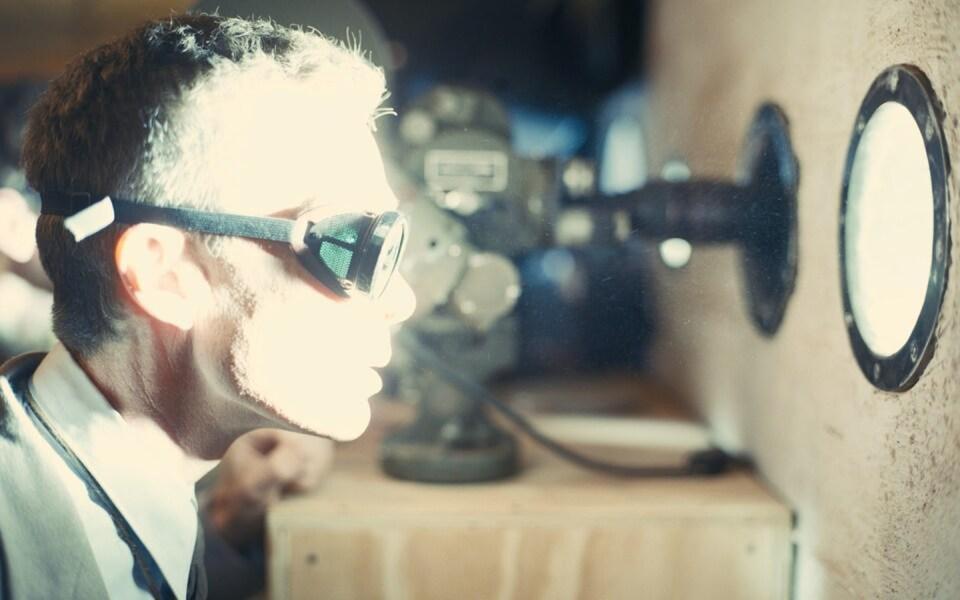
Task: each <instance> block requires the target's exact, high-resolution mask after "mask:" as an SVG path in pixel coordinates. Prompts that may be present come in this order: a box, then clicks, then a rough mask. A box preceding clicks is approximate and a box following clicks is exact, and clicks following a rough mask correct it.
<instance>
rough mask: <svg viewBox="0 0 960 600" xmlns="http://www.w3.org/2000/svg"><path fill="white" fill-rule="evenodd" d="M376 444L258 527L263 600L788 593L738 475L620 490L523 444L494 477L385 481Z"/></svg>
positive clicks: (774, 524) (773, 544)
mask: <svg viewBox="0 0 960 600" xmlns="http://www.w3.org/2000/svg"><path fill="white" fill-rule="evenodd" d="M378 438H379V435H378V434H377V433H376V432H374V433H373V434H371V435H369V436H365V439H364V441H363V442H362V443H360V444H358V445H355V446H353V447H352V448H350V449H348V451H347V452H345V453H342V454H341V455H340V456H338V459H337V462H336V466H335V469H334V472H333V473H332V476H331V477H330V479H329V480H328V481H327V482H326V484H325V485H324V487H323V488H322V489H321V490H320V491H319V492H318V493H317V494H315V495H312V496H308V497H302V498H297V499H291V500H286V501H284V502H281V503H280V504H278V505H277V506H276V507H275V508H274V509H273V510H272V511H271V512H270V514H269V517H268V543H269V549H270V556H269V573H268V575H269V591H270V597H271V598H272V599H273V600H289V599H303V598H311V599H312V598H331V599H336V598H351V599H354V598H387V599H397V600H401V599H403V600H430V599H435V598H436V599H439V598H443V599H447V598H457V599H459V598H480V599H486V598H490V599H526V598H544V599H558V600H559V599H574V598H603V599H616V598H631V599H633V598H644V599H646V598H651V599H658V598H664V599H671V600H674V599H683V598H690V599H702V598H710V599H724V598H730V599H736V600H749V599H751V598H756V599H762V600H769V599H776V598H787V595H788V585H789V571H790V560H791V559H790V556H791V550H790V529H791V515H790V511H789V510H788V509H787V507H785V506H784V505H783V504H782V503H780V502H779V501H778V500H776V499H775V498H774V497H773V496H771V495H770V494H769V493H768V492H767V491H765V490H764V489H763V487H762V486H761V485H760V484H758V482H757V481H756V480H755V479H754V478H753V477H752V476H751V475H749V474H747V473H743V472H737V473H732V474H730V475H727V476H724V477H720V478H716V479H702V480H666V479H664V480H647V481H626V480H618V479H610V478H606V477H603V476H599V475H595V474H592V473H587V472H584V471H581V470H578V469H576V468H574V467H571V466H568V465H566V464H563V463H561V462H559V461H558V460H556V459H554V458H552V457H550V456H544V455H543V454H540V453H537V452H535V451H533V452H531V451H530V449H529V448H527V449H526V450H527V455H526V463H527V464H526V467H525V470H524V471H523V473H522V475H520V476H519V477H517V478H515V479H513V480H510V481H505V482H500V483H491V484H474V485H462V486H444V485H424V484H416V483H408V482H401V481H396V480H392V479H389V478H387V477H386V476H384V475H383V474H382V473H381V472H380V471H379V469H378V467H377V465H376V459H375V457H376V452H375V451H376V443H377V439H378Z"/></svg>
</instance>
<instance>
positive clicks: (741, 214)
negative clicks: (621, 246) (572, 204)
mask: <svg viewBox="0 0 960 600" xmlns="http://www.w3.org/2000/svg"><path fill="white" fill-rule="evenodd" d="M750 196H751V194H750V190H749V188H746V187H744V186H740V185H737V184H735V183H732V182H726V181H711V180H692V181H677V182H671V181H651V182H649V183H647V184H646V185H644V186H643V187H642V188H640V189H638V190H635V191H632V192H629V193H626V194H621V195H617V196H606V197H603V198H600V199H599V201H596V202H595V203H594V206H603V207H608V208H611V209H623V210H627V211H628V212H629V214H630V221H631V228H632V230H633V232H635V233H637V234H639V235H641V236H644V237H648V238H654V239H666V238H672V237H679V238H684V239H686V240H688V241H690V242H693V243H723V242H736V241H740V240H741V239H742V237H743V232H744V231H745V229H746V227H745V225H747V223H746V220H747V217H748V212H749V207H750Z"/></svg>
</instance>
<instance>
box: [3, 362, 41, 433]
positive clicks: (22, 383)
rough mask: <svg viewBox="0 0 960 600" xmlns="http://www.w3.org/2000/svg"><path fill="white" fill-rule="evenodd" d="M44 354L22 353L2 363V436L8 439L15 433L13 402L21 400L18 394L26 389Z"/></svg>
mask: <svg viewBox="0 0 960 600" xmlns="http://www.w3.org/2000/svg"><path fill="white" fill-rule="evenodd" d="M44 356H46V355H45V354H44V353H43V352H31V353H29V354H21V355H19V356H15V357H13V358H11V359H10V360H8V361H7V362H5V363H3V365H0V436H3V437H6V438H7V439H8V440H9V439H10V436H11V435H13V431H12V430H11V428H12V427H13V421H12V419H13V415H12V413H11V410H12V407H13V406H14V405H13V403H14V402H19V399H18V395H19V394H21V393H22V391H23V390H24V389H25V387H26V385H27V382H29V381H30V376H31V375H33V372H34V371H36V370H37V365H39V364H40V361H42V360H43V357H44Z"/></svg>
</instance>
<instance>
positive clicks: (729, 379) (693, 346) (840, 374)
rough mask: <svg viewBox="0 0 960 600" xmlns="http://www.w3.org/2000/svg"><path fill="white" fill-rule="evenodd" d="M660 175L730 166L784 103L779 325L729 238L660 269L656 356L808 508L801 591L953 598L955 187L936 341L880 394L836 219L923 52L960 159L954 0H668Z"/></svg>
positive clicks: (959, 592) (656, 45) (655, 105)
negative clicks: (896, 85) (843, 272)
mask: <svg viewBox="0 0 960 600" xmlns="http://www.w3.org/2000/svg"><path fill="white" fill-rule="evenodd" d="M651 34H652V39H651V48H650V50H651V75H652V87H651V91H652V98H651V100H652V104H651V120H650V123H651V131H650V145H651V148H650V151H651V161H652V164H651V172H656V171H657V170H658V169H659V166H660V165H662V164H663V162H664V161H666V160H667V159H670V158H674V157H683V158H685V159H686V160H687V161H688V162H689V164H690V166H691V168H692V170H693V172H694V175H713V176H725V177H726V176H731V175H732V174H733V173H734V170H735V167H736V159H737V154H738V153H739V151H740V148H741V146H742V142H743V137H744V133H745V131H746V128H747V125H748V123H749V120H750V118H751V116H752V113H753V111H754V110H755V108H756V107H757V105H758V104H759V103H760V102H762V101H764V100H773V101H775V102H777V103H778V104H779V105H780V106H781V107H783V109H784V110H785V111H786V114H787V116H788V118H789V119H790V124H791V132H792V137H793V141H794V144H795V150H796V152H797V155H798V158H799V161H800V170H801V183H800V196H799V230H800V262H799V275H798V279H797V286H796V291H795V293H794V295H793V298H792V300H791V303H790V306H789V308H788V312H787V316H786V320H785V322H784V324H783V326H782V328H781V330H780V332H779V333H778V335H777V336H776V337H774V338H773V339H770V340H768V339H764V338H762V337H760V336H759V335H757V334H756V333H755V330H754V328H753V327H752V325H751V323H750V322H749V320H748V317H747V313H746V305H745V303H744V301H743V296H742V285H743V282H742V277H741V274H740V270H739V263H738V258H737V255H736V254H735V252H733V251H732V250H727V249H701V248H697V249H696V250H695V252H694V256H693V259H692V261H691V263H690V264H689V265H688V266H687V267H686V268H685V269H683V270H681V271H675V272H667V271H666V270H665V269H664V270H662V271H661V273H660V274H659V283H660V285H659V286H658V289H659V292H658V293H659V294H660V303H661V306H662V307H663V309H664V310H663V311H662V312H663V314H664V318H665V319H666V321H665V322H664V324H663V330H662V338H661V342H660V345H659V352H658V361H659V364H660V365H661V368H662V369H663V370H664V371H665V372H666V373H668V374H669V376H670V377H671V378H672V380H673V381H677V382H680V383H681V384H682V385H683V386H684V387H685V388H686V389H687V391H688V392H689V394H690V395H691V397H693V398H695V399H696V400H697V402H698V403H699V404H700V407H701V409H702V411H703V413H704V415H705V416H706V417H707V418H708V419H709V421H710V422H711V424H712V425H713V426H714V428H715V430H716V431H717V432H718V436H719V437H720V439H721V440H722V441H723V442H724V443H725V444H726V445H728V446H730V447H737V448H742V449H745V450H747V451H749V452H750V453H751V454H752V455H753V456H754V457H755V459H756V462H757V464H758V467H759V470H760V472H761V474H762V475H763V476H764V477H765V478H766V479H767V480H768V481H769V483H770V485H771V487H772V488H773V489H774V490H777V491H778V492H779V493H780V494H781V495H782V496H783V497H784V498H785V499H786V500H787V501H788V502H789V503H790V504H791V505H792V506H793V507H795V509H796V510H797V515H798V529H797V541H798V562H797V576H796V579H797V581H796V586H797V590H796V591H797V593H798V594H797V597H798V598H931V597H936V598H950V599H953V598H960V293H958V283H960V273H958V266H957V263H958V261H960V227H958V223H960V196H958V193H957V192H958V175H957V171H956V168H955V169H954V172H953V174H952V175H951V181H950V184H949V190H950V194H951V207H950V212H951V219H952V223H953V225H952V232H951V236H952V266H951V268H950V275H949V280H948V289H947V294H946V300H945V305H944V309H943V313H942V316H941V321H940V324H939V327H938V337H939V341H938V346H937V351H936V354H935V356H934V358H933V360H932V362H931V363H930V364H929V365H928V367H927V369H926V371H925V373H924V375H923V377H922V378H921V379H920V381H919V383H918V384H917V385H916V386H915V387H914V388H913V389H912V390H910V391H908V392H906V393H902V394H890V393H883V392H879V391H877V390H875V389H874V388H873V387H871V386H870V384H869V383H868V382H867V381H866V380H865V379H864V377H863V376H862V375H861V373H860V371H859V369H858V367H857V365H856V362H855V360H854V358H853V355H852V352H851V350H850V347H849V343H848V340H847V335H846V332H845V329H844V323H843V315H842V308H841V306H842V305H841V288H840V274H839V260H838V256H839V247H838V214H839V205H840V186H841V181H842V176H843V165H844V160H845V156H846V151H847V145H848V142H849V139H850V135H851V132H852V128H853V122H854V118H855V115H856V112H857V109H858V107H859V104H860V101H861V100H862V98H863V96H864V94H865V93H866V91H867V89H868V87H869V85H870V83H871V82H872V81H873V79H874V77H876V75H877V74H878V73H879V72H880V71H881V70H883V69H884V68H886V67H887V66H890V65H893V64H896V63H911V64H914V65H917V66H918V67H920V68H921V69H922V70H923V71H924V72H925V73H926V74H927V76H928V77H929V78H930V80H931V81H932V83H933V86H934V89H935V90H936V93H937V94H938V96H939V98H940V100H941V102H942V103H943V105H944V107H945V110H946V112H947V115H948V116H947V119H946V123H945V125H944V128H945V133H946V137H947V140H948V142H949V148H950V154H951V156H952V159H953V163H954V165H958V164H960V131H958V116H960V2H957V1H952V2H948V1H943V0H929V1H921V0H907V1H893V0H882V1H881V0H844V1H842V2H839V1H835V0H833V1H831V0H783V1H779V2H774V1H772V0H739V1H738V2H721V1H719V0H717V1H702V2H695V1H693V0H663V1H661V2H659V3H656V4H655V6H654V11H653V15H652V21H651Z"/></svg>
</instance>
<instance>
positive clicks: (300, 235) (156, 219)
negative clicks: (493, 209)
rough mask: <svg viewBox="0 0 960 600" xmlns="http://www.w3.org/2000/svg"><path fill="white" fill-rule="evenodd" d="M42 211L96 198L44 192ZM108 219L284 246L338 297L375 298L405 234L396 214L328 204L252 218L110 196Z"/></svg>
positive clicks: (62, 211)
mask: <svg viewBox="0 0 960 600" xmlns="http://www.w3.org/2000/svg"><path fill="white" fill-rule="evenodd" d="M41 197H42V200H43V207H42V209H41V214H46V215H58V216H61V217H72V216H74V215H76V214H77V213H79V212H81V211H83V210H84V209H86V208H89V207H92V206H93V205H95V204H97V203H98V202H102V201H104V200H106V198H105V197H104V200H98V199H96V197H95V196H92V195H91V194H88V193H77V192H69V193H44V194H42V195H41ZM110 204H111V205H112V208H113V217H112V221H116V222H118V223H127V224H135V223H154V224H157V225H169V226H171V227H176V228H178V229H185V230H189V231H196V232H201V233H208V234H213V235H224V236H231V237H243V238H249V239H254V240H264V241H268V242H279V243H285V244H289V245H290V248H291V250H292V251H293V253H294V254H296V255H297V258H298V259H299V260H300V263H301V264H302V265H303V266H304V268H305V269H307V271H309V272H310V274H311V275H313V276H314V277H315V278H316V279H317V280H318V281H319V282H320V283H321V284H323V285H324V286H325V287H326V288H328V289H330V290H331V291H332V292H334V293H335V294H337V295H338V296H341V297H345V298H346V297H351V296H356V295H361V296H366V297H369V298H378V297H380V295H382V294H383V291H384V290H385V289H386V288H387V285H388V284H389V282H390V278H391V277H392V276H393V274H394V272H396V270H397V265H398V264H399V263H400V258H401V257H402V255H403V248H404V244H405V242H406V238H407V222H406V219H404V217H403V215H401V214H400V213H398V212H393V211H387V212H383V213H380V214H375V213H368V212H347V213H344V212H338V213H333V214H331V213H330V212H329V208H327V209H316V210H311V211H307V212H305V213H303V214H302V215H300V216H299V217H298V218H297V219H281V218H276V217H251V216H246V215H235V214H226V213H215V212H206V211H202V210H194V209H191V208H173V207H163V206H151V205H147V204H141V203H139V202H133V201H131V200H125V199H122V198H113V197H110Z"/></svg>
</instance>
